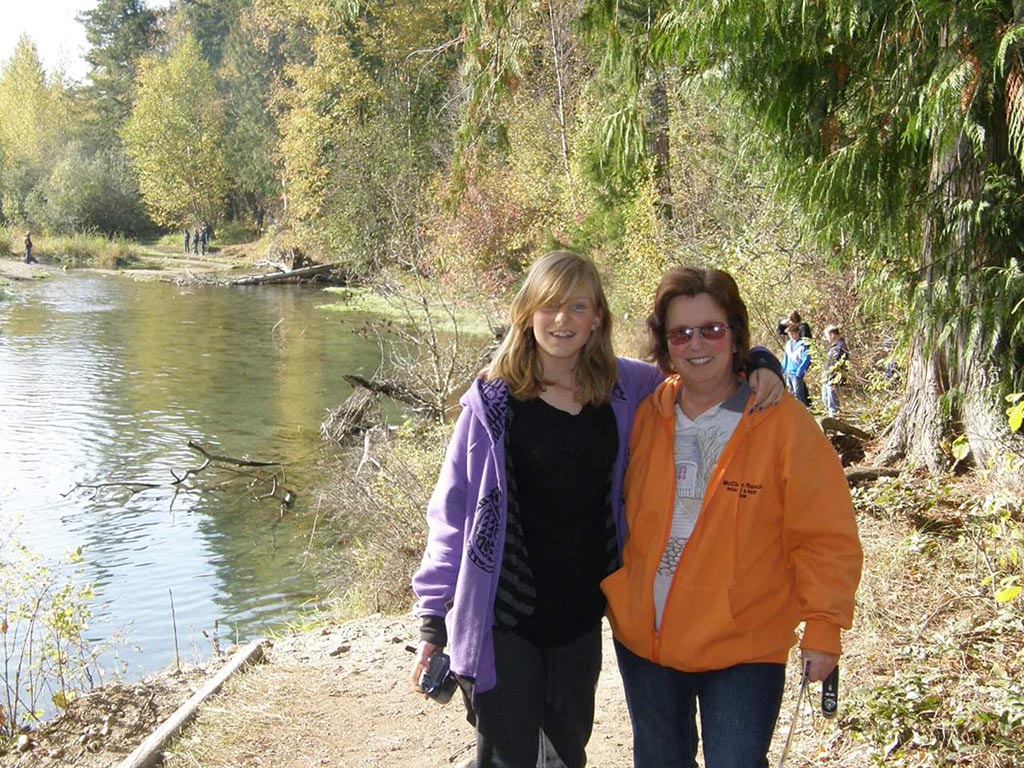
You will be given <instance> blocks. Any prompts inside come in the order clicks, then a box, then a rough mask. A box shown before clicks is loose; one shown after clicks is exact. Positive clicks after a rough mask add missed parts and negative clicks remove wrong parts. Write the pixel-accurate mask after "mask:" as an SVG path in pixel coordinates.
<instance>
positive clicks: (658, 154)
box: [647, 70, 673, 221]
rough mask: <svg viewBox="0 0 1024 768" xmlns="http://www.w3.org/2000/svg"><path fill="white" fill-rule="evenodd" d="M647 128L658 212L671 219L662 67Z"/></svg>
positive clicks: (652, 100)
mask: <svg viewBox="0 0 1024 768" xmlns="http://www.w3.org/2000/svg"><path fill="white" fill-rule="evenodd" d="M647 130H648V132H649V134H650V136H651V139H650V146H649V147H648V150H649V151H650V153H651V155H652V156H653V157H654V186H655V189H656V190H657V192H658V213H659V214H660V215H661V218H662V219H663V220H665V221H670V220H671V219H672V216H673V211H672V174H671V167H672V166H671V157H670V155H669V105H668V86H667V85H666V84H665V71H664V70H659V71H658V72H656V73H655V74H654V84H653V85H652V87H651V97H650V112H649V113H648V116H647Z"/></svg>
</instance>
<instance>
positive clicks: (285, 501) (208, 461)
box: [62, 440, 295, 515]
mask: <svg viewBox="0 0 1024 768" xmlns="http://www.w3.org/2000/svg"><path fill="white" fill-rule="evenodd" d="M187 445H188V447H189V448H191V449H192V450H193V451H196V452H197V453H199V454H200V455H201V456H202V457H203V463H202V464H201V465H200V466H198V467H192V468H189V469H186V470H185V471H184V472H183V473H179V472H175V471H174V470H173V469H172V470H170V473H171V477H173V478H174V480H173V481H172V482H170V483H146V482H138V481H131V480H127V481H121V482H104V483H78V484H76V485H75V487H74V488H72V489H71V490H70V491H68V492H67V493H65V494H62V495H64V496H68V495H70V494H72V493H74V492H75V491H77V490H80V489H83V488H84V489H89V490H91V491H92V492H93V498H96V497H97V496H98V495H99V493H100V491H101V490H103V489H105V488H125V489H127V490H128V491H129V497H131V496H134V495H135V494H136V493H141V492H142V491H145V490H151V489H155V488H166V487H172V488H174V494H175V498H177V494H178V492H179V490H180V488H181V486H182V485H183V484H184V482H185V481H186V480H188V479H189V478H192V477H198V476H199V475H200V474H202V473H203V471H204V470H207V469H209V468H210V467H214V468H215V469H220V470H221V471H222V472H227V473H231V474H234V475H236V476H240V477H245V478H248V479H249V480H250V483H249V487H250V488H256V487H266V488H269V491H268V492H265V493H257V492H256V491H253V494H252V498H253V500H254V501H257V502H259V501H263V500H264V499H269V498H277V499H279V500H280V502H281V514H282V515H283V514H284V510H285V508H286V507H290V506H291V505H292V504H293V503H294V502H295V491H293V490H291V489H290V488H287V487H285V485H284V480H283V478H284V475H283V471H284V470H283V467H282V465H281V463H280V462H278V461H253V460H251V459H238V458H235V457H233V456H223V455H218V454H215V453H211V452H210V451H209V450H208V449H207V448H205V447H203V446H202V445H201V444H199V443H197V442H196V441H194V440H189V441H188V443H187ZM263 467H277V468H278V469H276V470H274V471H273V472H269V473H268V472H263V471H260V470H261V469H262V468H263ZM173 503H174V502H173V501H172V502H171V504H172V506H173Z"/></svg>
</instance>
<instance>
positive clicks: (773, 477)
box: [601, 376, 863, 672]
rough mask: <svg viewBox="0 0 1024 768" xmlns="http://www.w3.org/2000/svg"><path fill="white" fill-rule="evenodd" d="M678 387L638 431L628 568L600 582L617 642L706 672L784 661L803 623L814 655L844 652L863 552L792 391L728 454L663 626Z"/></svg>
mask: <svg viewBox="0 0 1024 768" xmlns="http://www.w3.org/2000/svg"><path fill="white" fill-rule="evenodd" d="M679 386H680V381H679V377H678V376H674V377H672V378H670V379H667V380H666V381H665V382H663V383H662V384H661V385H660V386H659V387H658V389H657V390H655V392H654V393H653V394H651V395H650V396H649V397H648V398H647V399H646V400H645V401H644V402H643V403H641V404H640V406H639V408H638V409H637V412H636V418H635V420H634V422H633V430H632V435H631V438H630V457H629V467H628V469H627V471H626V482H625V496H626V521H627V523H628V529H629V534H628V538H627V540H626V545H625V548H624V550H623V554H622V560H623V565H622V567H621V568H620V569H619V570H617V571H615V572H614V573H612V574H611V575H610V576H608V577H607V578H606V579H605V580H604V581H603V582H602V584H601V586H602V588H603V589H604V592H605V595H606V596H607V598H608V615H609V618H610V620H611V624H612V629H613V630H614V634H615V639H616V640H618V641H619V642H620V643H622V644H623V645H625V646H626V647H627V648H629V650H631V651H632V652H633V653H635V654H637V655H638V656H641V657H643V658H646V659H649V660H651V661H653V662H655V663H657V664H661V665H662V666H666V667H671V668H673V669H678V670H682V671H684V672H702V671H706V670H712V669H725V668H726V667H731V666H733V665H735V664H743V663H750V662H778V663H783V664H784V663H785V662H786V658H787V656H788V653H789V649H790V648H791V647H792V646H793V644H794V642H795V641H796V637H795V630H796V628H797V626H798V625H799V624H800V622H803V623H804V635H803V641H802V643H801V645H802V647H803V648H805V649H811V650H817V651H824V652H826V653H832V654H836V655H838V654H839V653H840V652H841V645H840V638H839V634H840V628H843V629H849V628H850V625H851V623H852V621H853V604H854V593H855V592H856V590H857V584H858V582H859V581H860V572H861V563H862V561H863V553H862V551H861V546H860V540H859V538H858V536H857V524H856V520H855V518H854V510H853V503H852V501H851V499H850V491H849V487H848V485H847V482H846V477H845V474H844V473H843V469H842V466H841V465H840V463H839V457H838V456H837V455H836V452H835V450H834V449H833V448H832V446H831V444H830V443H829V442H828V440H827V438H826V437H825V435H824V434H823V433H822V431H821V429H820V428H819V427H818V425H817V424H816V423H815V421H814V419H813V418H812V417H811V415H810V413H809V412H808V411H807V409H806V408H805V407H804V406H803V405H801V404H800V403H799V402H797V401H796V400H795V399H793V397H792V396H791V395H789V394H788V393H787V394H785V395H784V396H783V399H782V400H781V401H780V402H779V404H778V405H776V406H774V407H772V408H768V409H766V410H764V411H759V412H757V413H754V414H749V413H746V412H744V414H743V416H742V418H741V419H740V421H739V423H738V424H737V426H736V430H735V431H734V432H733V435H732V437H731V438H730V439H729V442H728V443H726V445H725V447H724V448H723V450H722V455H721V456H720V458H719V460H718V463H717V464H716V465H715V468H714V470H713V471H712V473H711V475H710V477H709V479H708V486H707V490H706V491H705V495H704V503H703V505H702V507H701V511H700V514H699V515H698V517H697V524H696V526H695V527H694V530H693V534H692V535H691V537H690V539H689V541H688V542H687V544H686V547H685V548H684V549H683V553H682V556H681V557H680V560H679V564H678V567H677V569H676V574H675V577H674V579H673V582H672V586H671V589H670V590H669V593H668V598H667V601H666V604H665V611H664V613H663V616H662V622H661V629H660V631H657V632H656V631H655V629H654V597H653V585H654V575H655V571H656V569H657V567H658V562H659V560H660V559H661V555H662V552H663V551H664V549H665V543H666V541H667V540H668V535H669V530H670V528H671V523H672V508H673V503H674V500H675V462H674V460H673V459H674V456H673V451H674V439H675V413H674V410H673V406H674V404H675V401H676V395H677V393H678V390H679ZM749 407H750V403H749V402H748V404H747V409H749Z"/></svg>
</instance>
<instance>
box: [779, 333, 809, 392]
mask: <svg viewBox="0 0 1024 768" xmlns="http://www.w3.org/2000/svg"><path fill="white" fill-rule="evenodd" d="M786 333H787V334H788V335H789V339H788V341H786V346H785V349H784V350H783V355H782V372H783V374H784V375H785V378H786V389H788V390H789V392H790V394H792V395H793V397H795V398H796V399H797V400H799V401H800V402H801V403H803V404H804V405H806V406H808V407H810V405H811V400H810V397H808V395H807V382H805V381H804V374H806V373H807V369H808V368H810V367H811V345H810V342H809V341H808V340H807V339H806V338H804V337H803V336H802V335H801V330H800V326H799V325H798V324H797V323H790V324H789V326H788V327H787V328H786Z"/></svg>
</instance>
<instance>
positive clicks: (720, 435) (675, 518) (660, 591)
mask: <svg viewBox="0 0 1024 768" xmlns="http://www.w3.org/2000/svg"><path fill="white" fill-rule="evenodd" d="M749 396H750V387H749V386H748V385H747V384H746V383H745V382H744V383H743V384H741V385H740V388H739V389H738V390H737V391H736V392H735V393H734V394H733V395H732V396H731V397H730V398H729V399H728V400H725V401H723V402H721V403H719V404H718V405H716V406H714V407H713V408H709V409H708V410H706V411H704V413H702V414H701V415H700V416H698V417H697V418H696V419H693V420H690V418H689V417H687V415H686V414H685V413H683V411H682V409H681V408H680V407H679V406H678V405H677V406H676V407H675V414H676V434H675V449H674V454H675V465H676V498H675V506H674V507H673V510H672V528H671V530H670V531H669V535H668V542H667V543H666V544H665V551H664V552H662V555H661V561H660V562H659V563H658V572H657V574H656V575H655V577H654V628H655V629H661V618H662V614H663V613H664V610H665V601H666V600H667V599H668V591H669V589H670V588H671V586H672V579H673V577H674V576H675V573H676V568H677V567H678V565H679V559H680V558H681V557H682V555H683V550H684V549H685V548H686V542H687V541H689V539H690V535H691V534H692V533H693V529H694V527H695V526H696V525H697V517H698V515H699V514H700V508H701V506H702V505H703V503H704V492H705V490H706V489H707V486H708V478H709V477H710V476H711V472H712V470H714V468H715V464H717V463H718V457H719V456H721V455H722V449H723V448H725V444H726V443H727V442H729V438H730V437H732V433H733V432H734V431H735V429H736V425H737V424H739V421H740V418H741V417H742V416H743V407H744V405H746V402H747V398H748V397H749Z"/></svg>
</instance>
